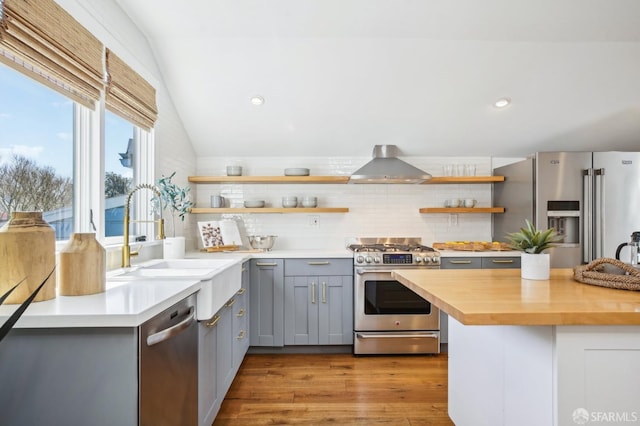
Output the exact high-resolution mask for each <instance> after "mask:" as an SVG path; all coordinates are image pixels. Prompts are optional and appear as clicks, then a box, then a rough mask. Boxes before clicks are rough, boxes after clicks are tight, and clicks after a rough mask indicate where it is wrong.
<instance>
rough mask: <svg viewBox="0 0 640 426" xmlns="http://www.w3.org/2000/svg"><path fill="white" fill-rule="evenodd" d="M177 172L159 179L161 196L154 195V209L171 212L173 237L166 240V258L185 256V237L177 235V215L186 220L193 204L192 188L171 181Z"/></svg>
mask: <svg viewBox="0 0 640 426" xmlns="http://www.w3.org/2000/svg"><path fill="white" fill-rule="evenodd" d="M175 174H176V172H173V173H172V174H171V176H164V175H163V176H162V177H161V178H160V179H158V181H157V187H158V191H159V193H160V197H154V199H153V203H154V209H155V210H156V211H160V210H165V209H168V210H169V212H170V213H171V228H172V229H171V231H172V237H171V238H166V239H165V240H164V258H165V259H176V258H182V257H184V253H185V238H184V237H183V236H179V237H176V216H177V217H179V218H180V220H181V221H182V222H184V219H185V216H186V214H187V213H189V210H190V209H191V207H192V206H193V203H192V202H191V200H190V199H189V191H190V190H191V188H189V187H188V186H187V187H184V188H182V187H179V186H178V185H176V184H175V183H173V182H172V181H171V179H173V177H174V176H175Z"/></svg>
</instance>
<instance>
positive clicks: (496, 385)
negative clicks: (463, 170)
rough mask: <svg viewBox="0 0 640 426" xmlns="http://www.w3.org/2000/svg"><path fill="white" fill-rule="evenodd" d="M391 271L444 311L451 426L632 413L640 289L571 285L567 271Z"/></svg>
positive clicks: (605, 420) (630, 416) (639, 352)
mask: <svg viewBox="0 0 640 426" xmlns="http://www.w3.org/2000/svg"><path fill="white" fill-rule="evenodd" d="M393 276H394V278H395V279H397V280H398V281H400V282H402V283H403V284H404V285H406V286H407V287H408V288H410V289H412V290H413V291H415V292H417V293H418V294H420V295H421V296H422V297H424V298H425V299H427V300H428V301H430V302H431V303H433V304H434V305H435V306H437V307H439V308H441V309H442V310H443V311H444V312H446V313H448V314H449V318H448V326H449V329H448V332H449V333H448V334H449V335H448V337H449V347H448V349H449V351H448V357H449V363H448V373H449V380H448V408H449V417H451V420H453V422H454V423H455V424H456V426H495V425H518V426H540V425H551V426H575V425H576V424H583V423H585V422H586V421H588V423H589V424H590V425H604V424H612V422H610V421H609V420H611V419H612V418H613V419H616V422H614V423H615V424H622V422H633V423H634V424H637V420H638V419H640V417H639V416H640V405H639V403H638V394H639V393H640V380H639V378H640V292H635V291H628V290H614V289H608V288H603V287H597V286H592V285H588V284H582V283H579V282H576V281H574V280H573V278H572V277H573V270H572V269H552V270H551V277H550V279H549V280H548V281H533V280H523V279H521V278H520V270H519V269H475V270H471V269H467V270H395V271H394V272H393ZM576 419H577V420H576ZM585 419H586V420H585ZM625 424H626V423H625Z"/></svg>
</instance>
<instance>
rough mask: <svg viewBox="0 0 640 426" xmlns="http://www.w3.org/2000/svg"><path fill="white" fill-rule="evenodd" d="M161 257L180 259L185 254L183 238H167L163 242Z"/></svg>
mask: <svg viewBox="0 0 640 426" xmlns="http://www.w3.org/2000/svg"><path fill="white" fill-rule="evenodd" d="M162 253H163V257H164V258H165V259H182V258H184V253H185V238H184V237H168V238H165V239H164V240H163V251H162Z"/></svg>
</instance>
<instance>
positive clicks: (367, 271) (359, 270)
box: [356, 268, 395, 275]
mask: <svg viewBox="0 0 640 426" xmlns="http://www.w3.org/2000/svg"><path fill="white" fill-rule="evenodd" d="M391 271H395V269H365V268H357V269H356V274H358V275H364V274H378V273H379V274H390V273H391Z"/></svg>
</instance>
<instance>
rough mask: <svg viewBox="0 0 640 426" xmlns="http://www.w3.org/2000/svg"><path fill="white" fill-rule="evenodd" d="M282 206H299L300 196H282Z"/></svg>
mask: <svg viewBox="0 0 640 426" xmlns="http://www.w3.org/2000/svg"><path fill="white" fill-rule="evenodd" d="M282 207H285V208H292V207H298V197H282Z"/></svg>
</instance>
